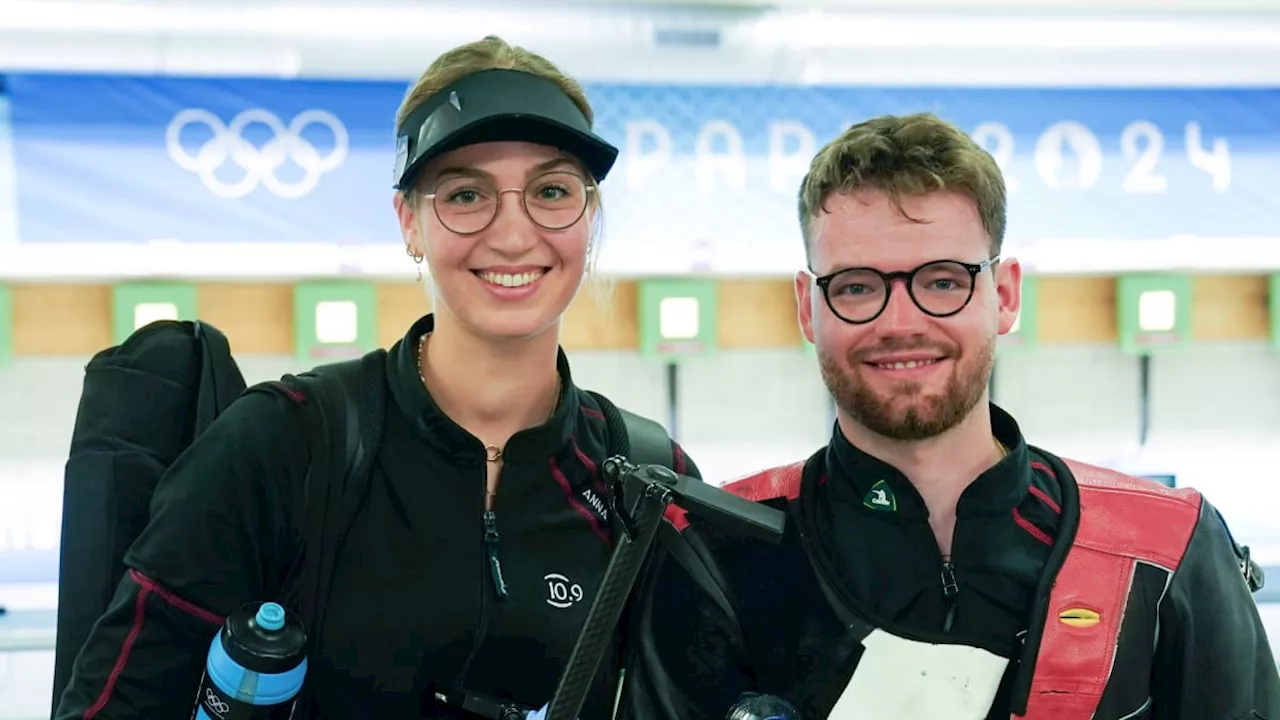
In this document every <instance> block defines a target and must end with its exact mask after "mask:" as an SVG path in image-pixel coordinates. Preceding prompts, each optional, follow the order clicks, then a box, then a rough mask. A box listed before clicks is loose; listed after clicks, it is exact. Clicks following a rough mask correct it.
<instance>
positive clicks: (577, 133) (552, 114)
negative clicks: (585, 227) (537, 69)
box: [395, 70, 618, 191]
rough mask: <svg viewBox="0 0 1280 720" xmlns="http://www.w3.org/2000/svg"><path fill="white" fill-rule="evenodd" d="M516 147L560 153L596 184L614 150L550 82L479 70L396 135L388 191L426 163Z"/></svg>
mask: <svg viewBox="0 0 1280 720" xmlns="http://www.w3.org/2000/svg"><path fill="white" fill-rule="evenodd" d="M502 141H523V142H531V143H538V144H540V145H547V146H550V147H554V148H557V149H559V150H562V151H564V152H566V153H568V154H570V155H572V156H574V157H575V158H577V159H578V160H579V161H580V162H582V164H583V165H585V166H586V168H587V172H589V173H591V176H592V177H593V178H594V179H595V181H596V182H597V183H599V182H601V181H603V180H604V179H605V176H607V175H608V174H609V170H610V169H611V168H612V167H613V163H614V161H615V160H616V159H617V157H618V149H617V148H616V147H614V146H613V145H610V144H609V143H608V142H606V141H605V140H604V139H603V138H601V137H600V136H598V135H596V134H595V133H594V132H592V130H591V123H589V122H587V118H586V116H585V115H583V114H582V111H581V110H579V109H578V106H577V105H575V104H574V102H573V100H571V99H570V98H569V96H568V95H566V94H565V93H564V91H563V90H561V89H560V87H559V86H558V85H556V84H555V83H554V82H552V81H550V80H547V79H546V78H542V77H539V76H537V75H533V74H531V73H526V72H521V71H519V70H485V71H482V72H478V73H475V74H472V75H468V76H467V77H465V78H462V79H461V80H459V81H457V82H455V83H453V84H452V85H449V86H448V87H446V88H444V89H443V90H441V91H440V92H438V93H436V94H435V95H432V96H431V97H430V98H428V99H427V101H426V102H424V103H423V104H422V105H421V106H420V107H419V108H417V109H416V110H414V111H413V112H412V113H410V114H409V117H407V118H406V119H405V121H404V124H403V125H402V126H401V127H399V128H397V129H396V168H395V187H396V189H397V190H404V191H407V190H410V189H412V187H413V185H414V181H415V180H416V179H417V175H418V173H419V172H420V171H421V170H422V168H423V166H425V165H426V164H427V163H428V162H429V161H430V160H431V159H432V158H435V157H438V156H440V155H442V154H444V153H446V152H449V151H451V150H456V149H458V148H460V147H465V146H467V145H475V144H477V143H484V142H502Z"/></svg>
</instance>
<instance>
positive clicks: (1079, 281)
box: [1038, 277, 1119, 345]
mask: <svg viewBox="0 0 1280 720" xmlns="http://www.w3.org/2000/svg"><path fill="white" fill-rule="evenodd" d="M1038 329H1039V331H1040V342H1041V344H1044V345H1064V344H1072V343H1113V342H1116V341H1117V338H1118V337H1119V333H1118V330H1117V328H1116V281H1115V278H1109V277H1042V278H1040V318H1039V325H1038Z"/></svg>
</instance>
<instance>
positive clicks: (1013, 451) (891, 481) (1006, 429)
mask: <svg viewBox="0 0 1280 720" xmlns="http://www.w3.org/2000/svg"><path fill="white" fill-rule="evenodd" d="M990 407H991V433H992V435H994V436H995V438H996V439H997V440H999V441H1000V442H1001V443H1003V444H1004V446H1005V447H1007V448H1009V454H1008V455H1006V456H1005V457H1004V459H1003V460H1001V461H1000V462H998V463H996V464H995V465H993V466H992V467H991V468H989V469H988V470H987V471H986V472H984V473H982V474H981V475H979V476H978V477H977V479H975V480H974V481H973V482H972V483H971V484H970V485H969V487H967V488H965V491H964V493H962V494H961V496H960V503H959V506H958V507H957V509H956V514H957V516H977V515H988V514H998V513H1006V512H1009V511H1010V510H1012V509H1013V508H1015V507H1017V506H1018V504H1019V503H1020V502H1022V500H1023V498H1025V497H1026V495H1027V487H1028V486H1029V485H1030V484H1031V473H1032V470H1031V462H1030V457H1029V455H1028V453H1027V444H1026V441H1025V440H1023V438H1022V431H1021V430H1020V429H1019V428H1018V423H1017V422H1016V421H1015V420H1014V419H1013V417H1012V416H1010V415H1009V414H1008V413H1006V412H1005V411H1004V410H1001V409H1000V408H999V407H997V406H996V405H994V404H992V405H991V406H990ZM826 466H827V473H828V479H829V480H830V481H831V483H832V486H833V487H832V489H833V490H835V491H836V492H840V493H842V494H843V493H846V492H847V493H852V494H854V495H856V497H857V499H858V502H859V503H860V504H861V505H862V507H864V508H865V509H867V510H868V511H870V512H876V513H878V514H883V515H892V516H896V517H898V518H900V519H903V520H919V519H922V518H926V517H928V511H927V510H926V509H925V506H924V501H923V500H921V499H920V494H919V493H918V492H916V489H915V487H914V486H913V485H912V484H911V482H910V481H909V480H907V477H906V476H905V475H903V474H902V472H901V471H899V470H898V469H897V468H895V467H893V466H892V465H890V464H888V463H885V462H882V461H881V460H879V459H877V458H874V457H872V456H871V455H868V454H867V453H865V452H863V451H862V450H859V449H858V448H856V447H854V446H853V444H852V443H850V442H849V441H848V439H846V438H845V436H844V433H842V432H841V431H840V426H839V425H838V424H837V425H836V426H835V430H834V432H833V433H832V438H831V443H830V445H828V448H827V462H826Z"/></svg>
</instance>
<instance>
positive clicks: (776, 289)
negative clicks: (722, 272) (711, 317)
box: [719, 280, 800, 349]
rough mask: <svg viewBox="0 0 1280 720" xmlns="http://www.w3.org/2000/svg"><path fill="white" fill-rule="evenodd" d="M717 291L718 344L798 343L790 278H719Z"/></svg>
mask: <svg viewBox="0 0 1280 720" xmlns="http://www.w3.org/2000/svg"><path fill="white" fill-rule="evenodd" d="M719 290H720V295H719V300H720V345H721V347H723V348H725V349H733V348H762V347H799V346H800V325H799V322H798V320H797V319H796V296H795V285H794V284H793V282H792V281H791V280H722V281H721V282H720V284H719Z"/></svg>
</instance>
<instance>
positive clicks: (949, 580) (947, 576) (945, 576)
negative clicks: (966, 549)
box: [942, 561, 960, 632]
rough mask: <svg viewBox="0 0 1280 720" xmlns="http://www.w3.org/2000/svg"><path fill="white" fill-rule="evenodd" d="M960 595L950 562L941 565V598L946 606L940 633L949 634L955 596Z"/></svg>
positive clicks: (952, 619)
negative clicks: (945, 615) (945, 614)
mask: <svg viewBox="0 0 1280 720" xmlns="http://www.w3.org/2000/svg"><path fill="white" fill-rule="evenodd" d="M959 594H960V584H959V583H957V582H956V573H955V568H954V567H953V566H952V565H951V562H950V561H944V562H943V563H942V597H943V599H944V601H945V603H946V606H947V617H946V619H945V620H944V621H943V622H942V631H943V632H951V626H952V625H953V624H954V623H955V620H956V596H957V595H959Z"/></svg>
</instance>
